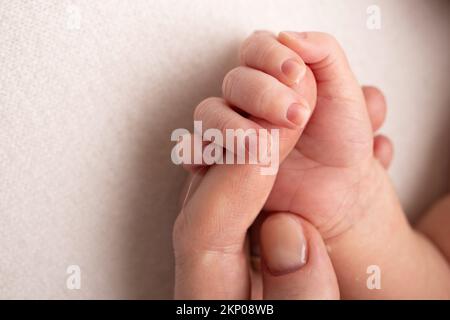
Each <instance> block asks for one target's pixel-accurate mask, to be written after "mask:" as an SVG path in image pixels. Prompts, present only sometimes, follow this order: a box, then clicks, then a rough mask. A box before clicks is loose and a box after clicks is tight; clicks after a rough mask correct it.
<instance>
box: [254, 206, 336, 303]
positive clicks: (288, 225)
mask: <svg viewBox="0 0 450 320" xmlns="http://www.w3.org/2000/svg"><path fill="white" fill-rule="evenodd" d="M260 242H261V255H262V276H263V297H264V299H270V300H284V299H289V300H327V299H339V287H338V283H337V279H336V274H335V272H334V269H333V266H332V264H331V260H330V258H329V256H328V252H327V249H326V246H325V244H324V242H323V240H322V237H321V236H320V234H319V232H318V231H317V230H316V229H315V228H314V227H313V226H312V225H311V224H309V223H308V222H306V221H305V220H303V219H302V218H300V217H298V216H297V215H294V214H291V213H275V214H271V215H270V216H269V217H268V218H266V220H265V221H264V222H263V224H262V226H261V231H260Z"/></svg>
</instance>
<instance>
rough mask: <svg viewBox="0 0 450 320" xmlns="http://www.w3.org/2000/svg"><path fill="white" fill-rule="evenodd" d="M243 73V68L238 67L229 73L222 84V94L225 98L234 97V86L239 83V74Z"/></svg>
mask: <svg viewBox="0 0 450 320" xmlns="http://www.w3.org/2000/svg"><path fill="white" fill-rule="evenodd" d="M240 72H241V67H237V68H234V69H232V70H231V71H229V72H228V73H227V74H226V75H225V77H224V79H223V83H222V93H223V95H224V96H225V97H228V98H229V97H232V95H233V86H234V84H235V83H236V81H237V77H238V76H239V73H240Z"/></svg>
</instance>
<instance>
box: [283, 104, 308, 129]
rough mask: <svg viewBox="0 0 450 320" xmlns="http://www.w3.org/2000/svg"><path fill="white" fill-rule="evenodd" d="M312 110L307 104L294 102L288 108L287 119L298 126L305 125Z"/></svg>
mask: <svg viewBox="0 0 450 320" xmlns="http://www.w3.org/2000/svg"><path fill="white" fill-rule="evenodd" d="M310 115H311V111H310V110H309V108H308V107H307V106H306V105H303V104H300V103H293V104H291V105H290V106H289V108H288V110H287V114H286V117H287V119H288V120H289V121H290V122H291V123H293V124H294V125H296V126H300V127H304V126H305V125H306V123H307V122H308V119H309V116H310Z"/></svg>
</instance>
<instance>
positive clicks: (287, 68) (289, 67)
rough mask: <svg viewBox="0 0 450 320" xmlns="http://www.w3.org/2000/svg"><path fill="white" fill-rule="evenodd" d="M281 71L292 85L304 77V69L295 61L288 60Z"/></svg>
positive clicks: (303, 66) (302, 65)
mask: <svg viewBox="0 0 450 320" xmlns="http://www.w3.org/2000/svg"><path fill="white" fill-rule="evenodd" d="M281 71H282V72H283V74H284V75H285V76H286V77H287V78H288V79H289V80H290V81H291V82H292V83H295V84H298V83H300V81H301V80H302V79H303V77H304V76H305V73H306V67H305V65H304V64H300V63H299V62H298V61H297V60H295V59H289V60H286V61H285V62H284V63H283V65H282V66H281Z"/></svg>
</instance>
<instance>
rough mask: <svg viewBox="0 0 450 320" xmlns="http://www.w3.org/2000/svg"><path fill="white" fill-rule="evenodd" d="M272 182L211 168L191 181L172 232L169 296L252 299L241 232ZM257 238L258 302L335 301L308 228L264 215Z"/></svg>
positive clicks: (241, 170)
mask: <svg viewBox="0 0 450 320" xmlns="http://www.w3.org/2000/svg"><path fill="white" fill-rule="evenodd" d="M274 179H275V176H264V175H260V174H259V167H258V166H257V165H230V166H228V165H222V166H219V165H216V166H213V167H211V168H209V169H208V170H207V171H206V173H204V174H198V176H197V179H194V181H193V182H191V190H190V192H188V193H189V195H188V196H189V198H188V199H187V201H186V203H185V204H184V206H183V209H182V211H181V213H180V215H179V217H178V218H177V220H176V223H175V227H174V233H173V238H174V248H175V263H176V264H175V265H176V274H175V298H176V299H249V298H250V297H251V296H252V283H251V278H250V271H251V267H250V259H249V250H248V245H247V243H248V242H247V233H248V232H247V231H248V229H249V228H250V226H251V225H252V223H253V222H254V220H255V218H256V217H257V216H258V214H259V213H260V210H261V208H262V207H263V205H264V203H265V201H266V199H267V196H268V194H269V193H270V190H271V187H272V185H273V182H274ZM193 189H195V191H193ZM259 235H260V236H259V238H260V247H261V258H262V259H261V260H262V267H261V272H262V287H263V290H262V296H263V298H264V299H338V298H339V289H338V284H337V280H336V276H335V273H334V270H333V267H332V264H331V261H330V258H329V256H328V253H327V250H326V247H325V245H324V242H323V241H322V238H321V237H320V235H319V233H318V231H317V230H316V229H315V228H314V227H313V226H312V225H311V224H309V223H308V222H306V221H305V220H303V219H301V218H300V217H298V216H296V215H293V214H290V213H271V214H269V215H267V218H266V219H265V220H264V222H263V223H262V225H261V227H260V232H259ZM253 296H254V295H253Z"/></svg>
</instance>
